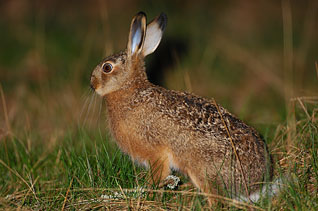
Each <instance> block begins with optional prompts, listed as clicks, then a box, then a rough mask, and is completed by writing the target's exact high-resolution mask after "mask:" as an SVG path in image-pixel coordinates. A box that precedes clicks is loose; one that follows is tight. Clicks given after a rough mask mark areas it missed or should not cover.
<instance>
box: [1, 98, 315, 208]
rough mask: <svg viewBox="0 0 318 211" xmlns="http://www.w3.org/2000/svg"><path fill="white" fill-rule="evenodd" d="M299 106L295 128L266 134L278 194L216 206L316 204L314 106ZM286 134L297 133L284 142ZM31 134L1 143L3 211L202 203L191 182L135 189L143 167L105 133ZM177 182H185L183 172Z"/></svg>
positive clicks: (193, 205) (196, 205) (197, 205)
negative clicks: (47, 139)
mask: <svg viewBox="0 0 318 211" xmlns="http://www.w3.org/2000/svg"><path fill="white" fill-rule="evenodd" d="M316 100H317V99H316ZM304 105H306V107H307V108H306V111H305V110H302V108H301V107H300V106H299V105H296V111H295V113H294V115H296V122H295V123H297V124H296V127H295V131H290V130H287V129H286V124H282V125H281V126H280V127H278V131H276V134H275V135H274V136H273V137H266V139H267V140H272V143H271V144H270V148H271V149H272V154H273V155H274V158H275V161H276V165H275V167H276V168H275V171H276V173H275V174H276V176H279V175H280V174H282V175H290V180H289V182H288V183H287V184H285V186H286V187H284V189H283V190H282V191H281V193H280V194H279V195H278V196H275V197H273V198H272V199H262V200H261V201H260V202H258V203H257V204H256V205H251V204H239V203H238V204H234V205H231V203H234V202H233V201H232V200H231V199H228V200H224V199H223V200H222V199H221V200H220V201H221V202H223V203H224V204H223V205H221V204H218V205H216V206H217V207H216V208H221V207H223V208H224V206H226V207H228V206H229V207H228V208H231V209H234V210H236V209H239V208H240V207H241V208H242V207H243V208H244V207H245V208H247V207H252V206H256V207H257V208H259V209H284V210H286V209H288V210H294V209H295V210H307V209H313V210H314V209H316V208H318V200H317V185H318V184H317V183H318V173H317V172H318V164H317V159H318V154H317V152H318V123H317V113H314V112H317V110H316V109H315V107H316V106H317V104H313V105H311V104H306V103H305V104H304ZM306 114H308V115H309V116H307V115H306ZM291 132H292V133H293V134H294V135H295V136H293V137H292V139H291V140H290V141H288V139H287V136H288V133H291ZM270 136H272V135H270ZM36 139H37V138H36V136H35V134H30V133H25V134H24V135H21V136H19V137H17V136H15V135H14V134H12V135H8V136H7V137H5V138H4V139H3V141H2V142H1V144H0V146H1V147H0V171H1V172H2V174H1V176H0V187H1V189H0V208H3V209H4V208H5V209H8V208H11V209H13V208H27V209H44V210H46V209H62V208H64V209H79V208H87V209H88V208H90V209H95V208H102V207H104V208H109V209H115V208H116V209H124V208H125V209H126V208H128V207H130V208H131V209H137V208H138V207H140V208H141V209H150V208H151V209H159V208H163V209H172V210H177V209H180V208H182V207H183V208H185V209H200V208H203V207H206V206H207V203H206V200H205V198H204V196H202V195H200V194H199V193H198V192H196V191H195V189H193V187H191V188H190V190H189V188H186V189H184V188H181V190H179V191H178V190H177V191H169V190H164V189H157V188H156V187H154V190H153V191H152V190H148V191H146V192H145V193H139V194H138V192H137V193H133V192H134V188H135V187H137V186H138V187H145V185H146V183H145V181H146V180H145V178H146V176H147V174H148V172H147V171H146V170H144V169H143V168H140V167H138V166H135V165H134V164H133V163H132V162H131V161H130V159H129V157H128V156H126V155H124V154H122V153H121V152H120V151H119V150H118V149H117V147H116V146H115V145H114V144H113V143H112V142H111V141H110V138H109V137H108V136H107V135H106V133H105V132H104V131H100V130H90V129H87V128H86V129H85V128H82V127H77V128H76V129H74V130H72V131H71V130H70V131H68V132H67V133H66V135H64V137H63V138H61V139H60V140H59V141H57V143H55V145H54V146H51V147H48V146H47V145H45V144H43V142H42V141H41V140H38V141H31V140H36ZM287 142H288V143H287ZM182 180H183V182H186V181H188V180H187V178H184V177H183V178H182ZM115 192H117V193H120V194H122V193H124V197H120V198H119V199H109V200H106V199H102V198H101V196H102V195H115ZM125 197H126V198H125ZM103 200H104V201H103Z"/></svg>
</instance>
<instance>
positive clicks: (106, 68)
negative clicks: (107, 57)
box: [103, 63, 113, 73]
mask: <svg viewBox="0 0 318 211" xmlns="http://www.w3.org/2000/svg"><path fill="white" fill-rule="evenodd" d="M112 70H113V65H111V64H110V63H105V64H103V71H104V73H110V72H111V71H112Z"/></svg>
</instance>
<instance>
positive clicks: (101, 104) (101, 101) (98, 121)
mask: <svg viewBox="0 0 318 211" xmlns="http://www.w3.org/2000/svg"><path fill="white" fill-rule="evenodd" d="M103 102H104V101H103V98H100V103H99V111H98V118H97V123H100V120H101V114H102V107H103ZM100 125H101V124H98V126H99V129H100Z"/></svg>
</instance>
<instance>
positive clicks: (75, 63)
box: [0, 0, 318, 210]
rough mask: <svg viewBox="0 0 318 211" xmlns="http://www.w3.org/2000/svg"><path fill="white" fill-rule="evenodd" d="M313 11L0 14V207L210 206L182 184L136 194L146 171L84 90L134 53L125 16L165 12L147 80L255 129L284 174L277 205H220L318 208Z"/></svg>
mask: <svg viewBox="0 0 318 211" xmlns="http://www.w3.org/2000/svg"><path fill="white" fill-rule="evenodd" d="M317 7H318V4H317V1H311V0H308V1H305V2H301V3H297V2H291V1H288V0H284V1H282V2H279V1H277V2H269V1H259V2H257V3H252V2H249V4H246V3H244V1H238V2H236V3H233V2H224V3H215V2H214V3H213V4H212V3H211V1H198V2H197V3H196V4H193V2H192V1H184V4H182V5H179V4H178V3H177V2H175V3H172V2H171V1H161V2H160V4H159V3H158V4H154V3H151V2H150V1H138V2H137V1H130V2H124V3H123V2H121V1H116V3H115V2H112V4H110V2H107V1H99V0H96V1H90V4H87V3H85V2H84V1H78V2H77V4H76V5H74V3H72V2H71V3H68V2H64V3H63V4H62V3H58V2H56V1H45V3H44V2H41V1H34V2H32V3H29V2H28V1H25V0H20V1H8V2H4V3H0V12H1V18H0V29H1V33H0V38H1V39H0V46H1V48H0V95H1V96H0V209H9V210H10V209H22V210H77V209H109V210H113V209H118V210H122V209H132V210H135V209H140V210H149V209H154V210H162V209H170V210H181V209H185V210H201V209H203V208H207V202H206V197H205V196H204V194H202V193H200V192H198V191H197V190H196V189H195V188H194V187H193V186H192V185H190V184H189V183H188V181H189V180H188V178H186V177H184V176H182V175H178V174H177V175H178V176H180V177H181V181H182V182H183V183H184V184H183V185H181V186H180V187H179V188H178V190H168V189H159V188H157V187H153V188H152V189H147V190H143V191H141V190H139V191H137V193H135V192H136V187H142V186H144V185H145V184H146V177H147V176H149V175H148V172H147V171H146V170H145V169H144V168H142V167H140V166H137V165H135V164H134V163H132V162H131V161H130V159H129V157H128V156H126V155H124V154H122V153H121V152H120V151H119V149H118V148H117V147H116V145H115V143H114V142H113V140H111V138H110V136H109V134H108V133H107V130H106V129H105V128H106V123H105V118H104V115H103V114H104V112H103V111H104V110H105V108H104V105H103V103H102V101H101V100H100V99H99V98H98V97H97V96H96V95H93V94H92V93H91V92H89V91H87V90H88V84H89V75H90V73H91V71H92V70H93V68H94V67H95V65H96V64H97V63H98V62H99V61H100V60H101V58H102V57H104V56H105V55H108V54H111V53H113V52H116V51H117V50H120V49H122V48H123V47H124V46H125V45H126V40H127V31H128V27H129V23H130V19H131V17H132V16H133V15H134V14H135V13H136V12H137V11H139V10H144V11H145V12H147V14H148V15H149V19H151V18H152V17H154V16H155V15H157V14H159V13H160V12H161V11H164V12H166V13H167V15H168V18H169V21H168V27H167V30H166V32H165V34H164V36H163V40H162V43H161V44H160V46H159V49H158V50H157V51H156V52H155V53H154V54H153V55H152V56H149V58H147V61H146V62H147V67H148V68H149V69H148V71H149V72H148V74H149V75H150V76H151V80H153V81H154V82H156V83H159V84H161V85H163V86H165V87H167V88H170V89H177V90H188V91H192V92H194V93H196V94H199V95H202V96H207V97H208V98H211V97H214V98H215V99H216V100H217V102H218V103H220V104H221V105H223V106H224V107H225V108H227V109H228V110H230V111H232V112H233V113H234V114H237V115H238V116H239V117H240V118H241V119H243V120H244V121H246V122H248V123H249V124H250V125H252V126H254V127H256V129H257V130H258V131H260V133H261V134H262V135H263V137H264V139H265V141H266V143H267V144H268V146H269V149H270V151H271V154H272V155H273V158H274V162H275V176H276V177H279V176H280V175H284V176H285V175H288V178H289V180H288V182H287V184H285V185H284V186H285V188H284V190H283V191H281V193H280V194H279V195H277V196H275V197H273V198H271V199H268V198H264V199H262V200H261V201H259V202H258V203H256V204H248V203H238V202H235V201H234V200H232V199H230V198H222V197H218V196H215V197H217V198H218V200H219V203H218V204H216V205H215V207H214V208H215V209H216V210H222V209H231V210H240V209H249V208H251V209H261V210H316V209H317V208H318V202H317V201H318V200H317V198H318V193H317V187H318V184H317V183H318V169H317V168H318V166H317V165H318V164H317V159H318V147H317V145H318V142H317V141H318V129H317V128H318V110H317V107H318V98H317V79H318V77H317V73H318V66H317V53H318V51H317V49H318V47H317V46H318V43H317V39H314V37H317V36H318V30H317V27H315V26H316V25H317V18H316V16H317V15H316V14H317V12H316V11H317ZM122 11H126V12H125V13H122ZM268 14H271V15H270V16H269V15H268ZM304 14H306V15H304ZM301 96H303V97H301ZM306 96H307V97H306ZM308 96H309V97H308ZM116 194H117V196H120V197H117V198H116V197H112V198H110V197H109V196H115V195H116ZM107 196H108V197H107Z"/></svg>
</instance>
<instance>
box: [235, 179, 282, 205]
mask: <svg viewBox="0 0 318 211" xmlns="http://www.w3.org/2000/svg"><path fill="white" fill-rule="evenodd" d="M284 184H286V181H285V179H283V178H282V177H279V178H277V179H276V180H274V181H273V182H271V183H266V184H265V185H263V187H262V189H260V190H258V191H256V192H254V193H251V194H250V195H249V197H246V196H243V195H240V196H238V197H236V198H235V199H236V200H238V201H241V202H249V201H252V202H257V201H258V200H260V199H261V198H272V197H273V196H275V195H277V194H278V193H279V192H280V191H281V190H282V189H283V187H284Z"/></svg>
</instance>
